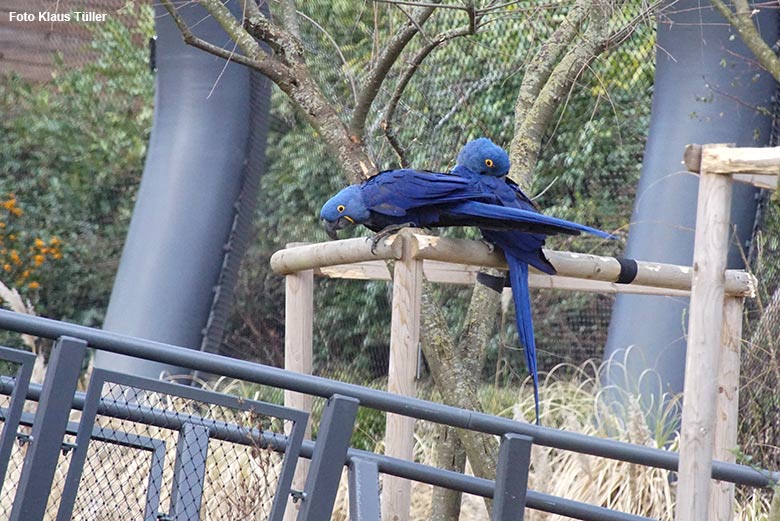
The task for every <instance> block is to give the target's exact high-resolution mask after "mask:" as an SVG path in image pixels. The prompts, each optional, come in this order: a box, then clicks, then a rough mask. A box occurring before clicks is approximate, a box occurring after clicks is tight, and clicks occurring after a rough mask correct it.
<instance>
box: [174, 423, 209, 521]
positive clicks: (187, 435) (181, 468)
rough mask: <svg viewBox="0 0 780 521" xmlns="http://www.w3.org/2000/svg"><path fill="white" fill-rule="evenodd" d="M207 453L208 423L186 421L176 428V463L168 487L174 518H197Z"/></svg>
mask: <svg viewBox="0 0 780 521" xmlns="http://www.w3.org/2000/svg"><path fill="white" fill-rule="evenodd" d="M208 453H209V429H208V427H206V426H204V425H198V424H194V423H189V422H188V423H185V424H184V425H183V426H182V428H181V429H180V430H179V440H178V442H177V443H176V463H175V464H174V470H173V490H172V491H171V517H172V518H173V519H175V520H176V521H198V519H200V504H201V501H202V499H203V483H204V480H205V479H206V457H207V456H208Z"/></svg>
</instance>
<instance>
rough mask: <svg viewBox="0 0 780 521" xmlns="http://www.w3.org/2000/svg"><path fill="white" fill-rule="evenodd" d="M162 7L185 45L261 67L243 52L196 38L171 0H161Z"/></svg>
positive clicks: (254, 66)
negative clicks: (169, 16)
mask: <svg viewBox="0 0 780 521" xmlns="http://www.w3.org/2000/svg"><path fill="white" fill-rule="evenodd" d="M161 1H162V4H163V7H165V9H166V10H167V11H168V13H169V14H170V15H171V18H173V21H174V23H175V24H176V27H178V29H179V31H180V32H181V34H182V37H183V38H184V42H185V43H186V44H187V45H191V46H193V47H197V48H198V49H202V50H204V51H206V52H209V53H211V54H213V55H215V56H219V57H220V58H224V59H226V60H231V61H234V62H236V63H240V64H242V65H246V66H248V67H252V68H253V69H258V70H261V69H262V67H263V63H262V61H260V60H256V59H252V58H249V57H247V56H244V55H243V54H238V53H236V52H234V51H231V50H228V49H225V48H222V47H219V46H218V45H214V44H212V43H209V42H207V41H205V40H203V39H201V38H198V37H197V36H195V35H194V34H193V33H192V31H191V30H190V28H189V26H188V25H187V23H186V22H185V21H184V19H182V17H181V15H180V14H179V12H178V11H177V10H176V8H175V7H174V6H173V4H172V3H171V0H161Z"/></svg>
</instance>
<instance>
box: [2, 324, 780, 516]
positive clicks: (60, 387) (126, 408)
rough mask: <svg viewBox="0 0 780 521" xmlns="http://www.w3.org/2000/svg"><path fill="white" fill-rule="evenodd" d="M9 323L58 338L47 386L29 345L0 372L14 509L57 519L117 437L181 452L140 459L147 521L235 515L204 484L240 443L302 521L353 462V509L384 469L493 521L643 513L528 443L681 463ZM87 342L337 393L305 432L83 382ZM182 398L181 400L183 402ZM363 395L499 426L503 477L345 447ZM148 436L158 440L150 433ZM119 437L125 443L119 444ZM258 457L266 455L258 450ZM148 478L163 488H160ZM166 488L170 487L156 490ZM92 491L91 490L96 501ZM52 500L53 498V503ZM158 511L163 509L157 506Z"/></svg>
mask: <svg viewBox="0 0 780 521" xmlns="http://www.w3.org/2000/svg"><path fill="white" fill-rule="evenodd" d="M0 328H2V329H7V330H10V331H17V332H21V333H26V334H31V335H34V336H38V337H43V338H49V339H53V340H56V341H57V342H56V344H55V347H54V349H53V351H52V355H51V357H50V361H49V366H48V369H47V375H46V379H45V382H44V384H43V385H42V386H38V385H34V384H33V385H28V384H29V378H28V377H27V379H26V380H25V375H28V374H29V373H28V372H29V371H31V367H32V365H31V364H32V363H33V361H34V359H33V357H32V356H31V355H29V354H26V353H21V352H19V351H15V350H10V349H7V348H2V349H0V358H2V359H5V360H9V361H10V362H12V363H13V364H16V365H17V366H18V369H17V371H16V373H13V374H12V375H11V376H8V377H5V378H2V379H0V393H2V394H7V395H10V396H11V401H10V403H9V405H8V407H7V409H5V410H3V411H2V412H3V417H4V420H5V421H4V427H3V432H2V437H0V458H5V459H4V460H1V459H0V465H6V466H7V465H8V458H7V457H6V455H5V453H4V452H3V448H4V447H5V446H6V445H7V444H8V443H11V442H8V441H7V440H9V439H10V440H16V438H17V435H18V430H19V426H20V425H25V422H26V423H28V424H29V422H30V421H32V432H31V434H30V436H29V439H28V443H27V444H26V454H24V464H23V467H22V471H21V475H20V476H19V479H18V484H17V487H16V494H15V497H14V499H13V508H12V512H11V516H10V519H12V520H25V521H30V520H35V519H43V518H44V517H49V518H51V515H52V514H51V512H52V509H55V508H56V510H57V517H56V519H57V520H58V521H59V520H66V519H70V518H71V515H72V512H73V509H74V507H75V506H76V505H77V504H78V501H77V500H78V498H79V497H80V496H89V495H90V494H95V493H96V492H95V489H96V487H95V486H93V485H94V483H92V482H91V481H90V479H92V477H93V476H94V475H95V474H96V472H98V471H99V469H96V468H93V469H92V470H91V472H89V473H87V472H84V462H85V458H87V456H88V454H91V453H90V452H89V451H90V440H92V442H95V441H96V440H99V441H102V442H106V441H108V442H109V443H112V444H113V445H120V446H122V447H123V450H128V451H133V450H134V451H139V450H141V451H145V452H149V451H150V450H151V451H152V453H153V452H154V451H153V449H152V447H155V448H157V450H160V449H159V447H168V448H167V449H163V450H171V451H173V450H174V449H175V456H173V455H172V457H173V459H175V464H174V466H173V471H172V472H168V474H170V475H165V476H163V477H161V476H162V471H161V470H160V469H159V463H157V464H151V463H150V464H149V465H148V466H147V467H144V468H145V469H147V473H146V474H144V476H147V477H146V478H145V479H146V483H147V485H145V486H144V487H142V488H143V489H144V494H145V496H144V497H145V498H146V499H137V498H127V499H126V500H125V501H126V503H127V504H128V505H130V504H132V505H136V503H137V504H138V505H140V506H138V507H135V506H133V508H137V509H139V513H138V514H137V517H138V518H143V519H148V520H151V519H177V520H180V519H209V518H212V517H213V518H219V519H230V517H219V516H217V515H213V516H211V515H210V514H208V510H207V511H206V512H201V504H202V502H204V501H206V499H205V496H206V494H205V492H204V491H205V490H206V489H207V488H209V487H211V489H214V488H219V487H220V486H221V485H220V483H218V481H219V480H220V479H223V480H227V479H237V478H232V477H230V476H229V475H228V474H226V473H225V470H224V468H227V467H230V465H227V464H225V465H223V463H224V460H225V459H226V456H225V455H226V454H233V455H234V456H233V459H234V460H235V461H238V462H239V463H240V464H236V465H234V466H235V467H236V468H246V467H247V466H249V467H252V466H253V465H254V467H257V462H258V461H260V460H261V459H262V461H263V462H264V463H263V465H261V467H262V468H259V470H257V472H256V475H255V478H253V479H260V478H259V477H258V476H261V477H262V479H265V480H266V482H267V488H268V490H270V491H271V492H269V493H268V494H270V495H269V498H270V499H269V501H270V503H271V504H270V506H269V505H266V506H264V507H263V508H265V510H264V511H266V512H267V518H268V519H273V520H277V519H281V516H282V515H283V511H284V508H285V505H286V503H287V497H288V496H289V495H290V494H292V495H293V497H296V498H298V499H299V500H300V501H302V503H301V509H300V511H299V519H302V520H307V521H308V520H320V519H322V520H326V519H330V515H331V511H332V509H333V505H334V501H335V499H336V494H337V489H338V484H339V480H340V477H341V472H342V469H343V467H344V466H345V465H346V466H347V467H348V470H349V484H350V511H351V517H352V519H358V520H375V519H379V492H378V475H379V473H383V474H388V475H393V476H398V477H402V478H406V479H411V480H415V481H420V482H423V483H428V484H431V485H435V486H442V487H446V488H450V489H453V490H458V491H462V492H466V493H470V494H475V495H478V496H482V497H488V498H493V500H494V503H493V519H496V520H499V519H500V520H519V519H522V518H523V508H524V507H528V508H532V509H538V510H542V511H545V512H550V513H555V514H560V515H564V516H568V517H572V518H575V519H583V520H606V521H609V520H616V521H617V520H640V519H647V518H644V517H641V516H636V515H631V514H627V513H623V512H617V511H614V510H609V509H606V508H602V507H599V506H594V505H589V504H585V503H581V502H577V501H573V500H568V499H563V498H559V497H555V496H551V495H548V494H542V493H539V492H535V491H532V490H526V485H527V477H528V465H529V458H530V448H531V445H532V443H535V444H538V445H544V446H548V447H555V448H558V449H562V450H569V451H575V452H579V453H583V454H589V455H594V456H601V457H606V458H612V459H616V460H621V461H627V462H631V463H637V464H642V465H647V466H652V467H658V468H662V469H667V470H670V471H674V470H676V468H677V465H678V460H679V458H678V455H677V454H676V453H673V452H669V451H664V450H661V449H654V448H650V447H645V446H638V445H632V444H629V443H624V442H617V441H612V440H607V439H602V438H596V437H591V436H586V435H582V434H577V433H572V432H565V431H558V430H555V429H550V428H546V427H539V426H536V425H530V424H527V423H522V422H518V421H514V420H510V419H506V418H499V417H495V416H490V415H487V414H483V413H477V412H474V411H467V410H463V409H457V408H455V407H450V406H446V405H442V404H438V403H434V402H428V401H424V400H420V399H412V398H409V397H400V396H397V395H393V394H391V393H387V392H384V391H378V390H374V389H369V388H365V387H361V386H357V385H352V384H346V383H343V382H337V381H333V380H328V379H325V378H319V377H315V376H309V375H301V374H297V373H292V372H288V371H284V370H282V369H278V368H274V367H268V366H264V365H261V364H255V363H249V362H244V361H240V360H235V359H230V358H226V357H222V356H219V355H214V354H210V353H202V352H199V351H195V350H191V349H187V348H183V347H178V346H172V345H167V344H163V343H159V342H153V341H148V340H142V339H138V338H132V337H128V336H124V335H119V334H115V333H109V332H106V331H102V330H98V329H92V328H87V327H83V326H78V325H74V324H68V323H64V322H58V321H54V320H49V319H44V318H39V317H31V316H27V315H21V314H16V313H13V312H9V311H1V310H0ZM87 346H89V347H91V348H94V349H102V350H106V351H110V352H114V353H119V354H124V355H128V356H135V357H139V358H144V359H148V360H153V361H157V362H162V363H166V364H171V365H177V366H181V367H187V368H190V369H194V370H199V371H204V372H208V373H211V374H219V375H223V376H226V377H230V378H235V379H239V380H245V381H248V382H254V383H258V384H263V385H268V386H272V387H277V388H281V389H287V390H292V391H297V392H301V393H306V394H310V395H313V396H319V397H324V398H327V399H328V404H327V406H326V408H325V411H324V412H323V416H322V420H321V422H320V428H319V434H318V436H317V441H316V442H310V441H304V440H303V429H304V428H305V425H306V422H307V421H308V415H307V414H306V413H303V412H300V411H296V410H293V409H290V408H285V407H281V406H278V405H272V404H267V403H263V402H257V401H251V400H247V399H244V398H237V397H234V396H230V395H225V394H220V393H214V392H211V391H204V390H201V389H195V388H192V387H187V386H183V385H179V384H173V383H164V382H159V381H155V380H149V379H145V378H140V377H134V376H128V375H122V374H118V373H114V372H110V371H103V370H96V371H95V372H94V373H93V375H92V379H91V382H90V387H89V389H88V392H87V393H86V394H83V393H77V392H76V383H77V380H78V377H79V374H80V370H81V364H82V362H83V357H84V354H85V353H86V347H87ZM24 399H28V400H33V401H37V402H38V404H39V405H38V409H37V411H36V413H35V416H34V417H33V418H30V417H29V416H24V415H22V414H21V409H19V407H20V406H19V405H18V404H19V403H23V402H24ZM183 402H186V403H185V404H184V405H182V403H183ZM358 405H360V406H363V407H369V408H373V409H378V410H382V411H387V412H393V413H396V414H401V415H405V416H408V417H411V418H416V419H422V420H429V421H433V422H437V423H440V424H446V425H450V426H453V427H459V428H464V429H471V430H474V431H479V432H483V433H487V434H492V435H497V436H500V437H501V446H500V451H499V455H498V468H497V475H496V479H495V480H486V479H482V478H477V477H472V476H466V475H463V474H460V473H457V472H452V471H446V470H442V469H437V468H434V467H430V466H427V465H423V464H420V463H414V462H409V461H403V460H399V459H395V458H391V457H387V456H384V455H380V454H375V453H372V452H367V451H360V450H356V449H352V448H350V447H349V441H350V438H351V435H352V431H353V426H354V422H355V417H356V415H357V408H358ZM71 409H76V410H81V411H82V417H81V420H80V422H79V425H78V429H77V430H74V429H75V425H73V424H71V423H69V418H68V415H69V413H70V411H71ZM15 411H18V414H17V412H15ZM23 416H24V417H23ZM96 417H100V418H102V421H96ZM139 426H142V427H143V429H141V428H139ZM150 429H157V431H154V430H150ZM154 432H158V434H154ZM69 433H70V434H69ZM74 433H75V434H76V438H75V440H74V441H68V439H67V438H68V437H70V438H72V436H73V434H74ZM153 439H157V440H158V441H156V442H152V441H149V440H153ZM117 440H119V441H117ZM122 440H124V443H121V441H122ZM134 440H135V441H134ZM63 444H64V445H63ZM219 444H229V445H225V446H223V445H219ZM217 446H218V447H219V451H218V450H216V449H214V450H212V447H217ZM226 447H227V448H226ZM63 450H65V451H66V452H68V454H69V456H70V461H69V463H68V465H67V472H66V473H63V472H59V473H57V474H59V475H62V474H64V475H65V478H64V481H63V482H62V483H59V484H58V483H57V482H56V481H55V470H56V469H57V467H58V465H62V463H61V462H60V460H61V459H62V456H61V453H62V452H63ZM226 451H228V452H226ZM244 451H248V452H244ZM128 454H130V453H127V454H125V455H124V456H122V457H121V458H119V459H118V461H119V464H117V463H114V465H119V466H120V467H122V465H126V464H127V462H129V461H132V458H131V457H130V456H128ZM244 454H248V456H244ZM272 454H277V456H273V455H272ZM258 455H262V458H261V457H260V456H258ZM98 456H99V455H98ZM299 456H300V457H304V458H309V459H311V460H312V464H311V468H310V470H309V473H308V475H307V479H306V484H305V487H304V490H302V491H293V490H292V489H291V484H290V481H291V473H292V472H293V470H294V467H295V463H296V462H297V459H298V457H299ZM158 458H159V456H158ZM220 458H222V460H220ZM242 458H243V459H242ZM280 458H281V459H280ZM97 459H98V460H100V458H97ZM220 465H222V466H220ZM254 467H253V468H254ZM712 477H713V478H715V479H719V480H723V481H728V482H732V483H738V484H743V485H750V486H756V487H766V486H770V485H772V484H774V483H775V482H777V481H778V479H779V478H780V475H778V473H772V472H768V471H761V470H757V469H753V468H750V467H746V466H742V465H737V464H731V463H723V462H716V463H715V464H714V465H713V471H712ZM107 479H108V478H107ZM161 480H163V481H164V482H165V484H166V485H167V486H168V488H167V489H166V487H165V486H158V484H159V483H160V481H161ZM215 480H216V481H215ZM108 481H111V479H108ZM250 481H251V480H250ZM250 484H251V483H250ZM53 487H57V494H54V493H52V489H53ZM153 487H154V488H155V489H154V491H152V490H151V489H152V488H153ZM97 488H99V487H97ZM136 488H138V487H136ZM163 489H165V490H163ZM106 494H108V496H109V499H110V498H112V497H114V496H119V493H118V492H114V491H113V489H112V491H111V492H108V493H106ZM163 495H164V496H165V497H163V498H162V500H161V497H162V496H163ZM55 496H56V498H55ZM211 496H214V497H217V498H220V497H222V498H223V500H224V501H226V502H228V503H229V502H230V501H234V500H235V497H230V496H229V495H224V494H223V495H222V496H220V494H219V493H214V494H211ZM211 496H209V497H211ZM53 498H54V499H53ZM149 498H152V499H149ZM88 499H89V498H88V497H87V498H85V499H84V501H86V502H87V503H88V502H89V501H88ZM131 500H132V501H131ZM84 501H82V502H84ZM105 501H106V498H105V497H103V498H102V499H101V501H99V503H101V504H105ZM53 502H54V503H56V504H55V505H54V506H52V504H53ZM160 505H163V506H160ZM83 508H86V507H83ZM90 508H94V507H90ZM106 508H109V507H106ZM127 508H130V507H129V506H128V507H127ZM163 508H166V509H167V510H166V511H165V512H160V511H159V510H161V509H163ZM211 508H213V509H214V511H215V512H218V511H219V509H220V508H221V507H220V506H219V505H215V506H213V507H211ZM47 511H48V512H49V514H48V515H47ZM152 515H154V516H155V517H152ZM128 517H129V516H128Z"/></svg>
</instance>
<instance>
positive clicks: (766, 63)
mask: <svg viewBox="0 0 780 521" xmlns="http://www.w3.org/2000/svg"><path fill="white" fill-rule="evenodd" d="M710 1H711V2H712V5H713V7H715V9H716V10H717V11H718V12H719V13H720V14H721V16H723V18H725V19H726V21H727V22H728V23H730V24H731V25H732V26H733V27H734V29H735V30H736V31H737V34H739V37H740V38H741V39H742V41H743V42H744V43H745V45H747V47H748V48H749V49H750V51H751V52H752V53H753V54H754V55H755V56H756V59H757V60H758V61H759V63H761V65H762V66H763V67H764V68H765V69H766V70H767V71H768V72H769V74H771V75H772V77H773V78H774V79H775V80H777V81H780V58H778V56H777V54H775V52H774V51H773V50H772V48H771V47H770V46H769V45H767V43H766V42H765V41H764V39H763V38H761V35H760V34H759V32H758V29H757V28H756V25H755V24H754V23H753V13H752V11H751V10H750V6H749V5H748V3H747V1H746V0H733V2H734V8H735V11H732V10H731V9H729V7H728V6H727V5H726V4H725V3H724V2H723V0H710Z"/></svg>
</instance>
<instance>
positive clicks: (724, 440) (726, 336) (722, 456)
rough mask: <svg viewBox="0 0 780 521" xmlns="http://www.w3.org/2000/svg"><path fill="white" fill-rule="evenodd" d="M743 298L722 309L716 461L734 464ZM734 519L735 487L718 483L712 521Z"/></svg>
mask: <svg viewBox="0 0 780 521" xmlns="http://www.w3.org/2000/svg"><path fill="white" fill-rule="evenodd" d="M744 300H745V299H744V298H742V297H726V300H725V302H724V305H723V340H722V342H723V346H722V348H721V351H720V367H719V370H718V399H717V404H716V408H715V437H714V443H713V457H714V458H715V459H717V460H720V461H727V462H730V463H734V462H735V460H736V457H735V455H734V452H733V450H734V448H735V447H736V446H737V412H738V409H739V360H740V349H741V343H742V308H743V304H744ZM733 517H734V484H733V483H728V482H726V481H716V482H715V483H714V485H713V487H712V492H711V493H710V519H712V520H713V521H731V520H732V519H733Z"/></svg>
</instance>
